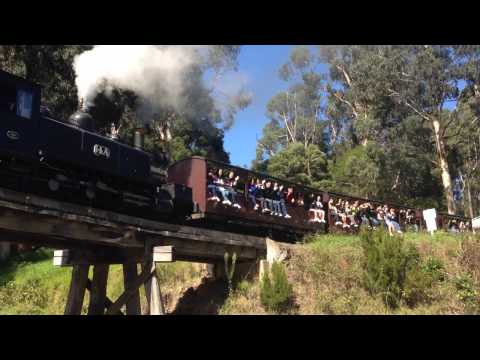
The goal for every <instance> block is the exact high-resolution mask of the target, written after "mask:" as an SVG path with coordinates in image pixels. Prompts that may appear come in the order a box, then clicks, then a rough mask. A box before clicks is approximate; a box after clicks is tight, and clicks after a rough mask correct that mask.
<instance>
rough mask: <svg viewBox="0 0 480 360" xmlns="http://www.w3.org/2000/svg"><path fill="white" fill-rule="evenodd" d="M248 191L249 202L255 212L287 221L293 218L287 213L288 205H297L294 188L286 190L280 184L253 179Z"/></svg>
mask: <svg viewBox="0 0 480 360" xmlns="http://www.w3.org/2000/svg"><path fill="white" fill-rule="evenodd" d="M247 190H248V201H249V202H250V204H251V205H252V208H253V210H255V211H257V210H258V211H261V212H262V213H263V214H268V215H272V216H279V217H284V218H286V219H289V218H291V216H290V215H289V214H288V211H287V203H290V204H294V203H295V199H294V197H293V188H292V187H289V188H287V189H286V190H285V186H284V185H283V184H279V183H278V182H273V181H271V180H268V179H255V178H252V179H251V180H250V182H249V183H248V187H247Z"/></svg>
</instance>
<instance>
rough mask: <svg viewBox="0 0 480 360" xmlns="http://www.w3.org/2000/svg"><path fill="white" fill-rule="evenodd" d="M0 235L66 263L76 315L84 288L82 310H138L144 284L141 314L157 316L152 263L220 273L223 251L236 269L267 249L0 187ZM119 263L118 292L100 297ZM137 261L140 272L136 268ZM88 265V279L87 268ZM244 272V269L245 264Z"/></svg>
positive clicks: (235, 237)
mask: <svg viewBox="0 0 480 360" xmlns="http://www.w3.org/2000/svg"><path fill="white" fill-rule="evenodd" d="M0 236H2V239H5V240H8V241H9V242H19V243H24V244H31V245H34V246H45V247H50V248H54V249H63V250H57V251H55V253H54V265H58V266H72V267H73V269H72V278H71V283H70V290H69V294H68V298H67V304H66V306H65V314H66V315H75V314H80V313H81V310H82V306H83V302H84V298H85V292H86V290H88V291H89V292H90V302H89V305H88V314H91V315H101V314H123V312H122V311H121V309H122V307H123V306H125V309H126V314H127V315H130V314H132V315H139V314H141V308H140V291H139V289H140V287H141V286H142V285H143V286H145V294H146V296H147V303H148V311H147V313H148V314H164V313H165V311H164V309H163V305H162V296H161V292H160V284H159V281H158V277H157V274H156V271H155V264H156V263H158V262H173V261H176V260H180V261H191V262H198V263H206V264H212V265H213V267H212V268H213V271H214V273H215V272H216V273H218V274H219V276H221V272H222V270H220V269H221V265H222V264H223V261H224V255H225V253H229V254H233V253H236V255H237V263H238V265H237V268H239V269H242V266H243V269H244V271H245V269H252V271H255V267H256V266H258V261H259V259H261V258H265V257H266V255H267V241H268V240H267V239H265V238H261V237H255V236H249V235H242V234H236V233H229V232H223V231H214V230H208V229H202V228H197V227H190V226H183V225H175V224H169V223H163V222H157V221H151V220H146V219H141V218H136V217H132V216H127V215H122V214H119V213H115V212H111V211H104V210H99V209H94V208H89V207H87V206H79V205H75V204H70V203H65V202H61V201H56V200H51V199H47V198H43V197H39V196H36V195H31V194H25V193H18V192H15V191H11V190H7V189H3V188H0ZM112 264H122V265H123V274H124V292H123V294H122V295H120V297H119V298H118V299H116V300H114V301H112V300H110V299H108V298H107V296H106V289H107V279H108V271H109V266H110V265H112ZM138 264H141V271H140V273H138V270H137V269H138ZM90 266H93V278H92V279H89V277H88V276H89V275H88V274H89V269H90ZM247 271H250V270H247Z"/></svg>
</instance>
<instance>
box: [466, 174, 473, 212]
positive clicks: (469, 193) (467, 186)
mask: <svg viewBox="0 0 480 360" xmlns="http://www.w3.org/2000/svg"><path fill="white" fill-rule="evenodd" d="M465 182H466V184H465V185H466V186H465V190H466V192H467V201H468V212H469V216H470V217H471V218H472V219H473V204H472V192H471V189H470V180H469V179H468V178H466V179H465Z"/></svg>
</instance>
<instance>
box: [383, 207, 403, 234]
mask: <svg viewBox="0 0 480 360" xmlns="http://www.w3.org/2000/svg"><path fill="white" fill-rule="evenodd" d="M385 223H386V224H387V228H388V232H389V234H390V235H393V232H394V231H396V232H397V233H399V234H401V233H402V231H401V230H400V224H399V223H398V220H397V215H396V214H395V209H394V208H391V209H390V210H389V212H388V213H387V214H386V215H385Z"/></svg>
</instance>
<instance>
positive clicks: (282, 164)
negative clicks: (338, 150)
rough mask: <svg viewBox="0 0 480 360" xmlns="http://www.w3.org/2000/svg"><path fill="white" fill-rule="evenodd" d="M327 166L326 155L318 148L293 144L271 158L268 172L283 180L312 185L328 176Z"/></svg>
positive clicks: (311, 145)
mask: <svg viewBox="0 0 480 360" xmlns="http://www.w3.org/2000/svg"><path fill="white" fill-rule="evenodd" d="M326 165H327V163H326V155H325V154H324V153H323V152H322V151H320V149H319V148H318V146H316V145H313V144H310V145H309V146H308V147H307V148H305V146H304V145H302V144H300V143H293V144H290V145H289V146H288V147H287V148H285V149H284V150H283V151H281V152H279V153H277V154H276V155H275V156H272V157H271V158H270V160H269V163H268V167H267V171H268V173H269V174H270V175H272V176H276V177H279V178H281V179H286V180H289V181H292V182H295V183H300V184H305V185H312V183H313V182H314V181H319V180H322V179H323V178H324V177H325V176H326V171H327V168H326Z"/></svg>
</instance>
